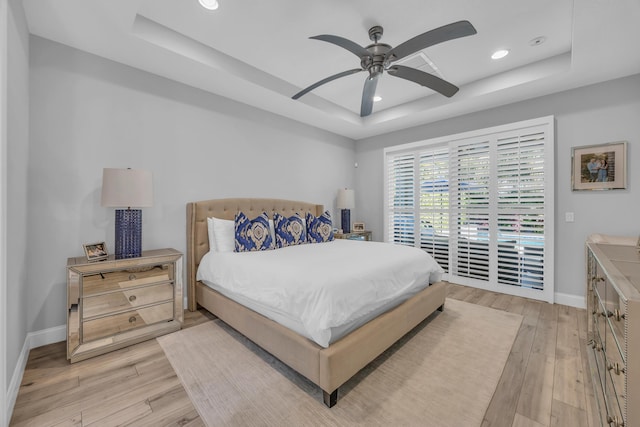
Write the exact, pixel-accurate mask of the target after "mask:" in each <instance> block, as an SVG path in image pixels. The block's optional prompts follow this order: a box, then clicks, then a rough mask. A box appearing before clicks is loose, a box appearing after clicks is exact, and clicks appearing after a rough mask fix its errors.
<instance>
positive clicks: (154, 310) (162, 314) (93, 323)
mask: <svg viewBox="0 0 640 427" xmlns="http://www.w3.org/2000/svg"><path fill="white" fill-rule="evenodd" d="M171 319H173V303H172V302H167V303H164V304H159V305H154V306H151V307H145V308H141V309H138V310H131V311H127V312H124V313H120V314H116V315H113V316H107V317H101V318H98V319H94V320H89V321H85V322H83V324H82V328H83V331H82V336H83V341H84V342H87V341H93V340H97V339H99V338H104V337H109V336H112V335H115V334H118V333H121V332H125V331H129V330H131V329H135V328H141V327H143V326H148V325H152V324H154V323H158V322H162V321H167V320H171Z"/></svg>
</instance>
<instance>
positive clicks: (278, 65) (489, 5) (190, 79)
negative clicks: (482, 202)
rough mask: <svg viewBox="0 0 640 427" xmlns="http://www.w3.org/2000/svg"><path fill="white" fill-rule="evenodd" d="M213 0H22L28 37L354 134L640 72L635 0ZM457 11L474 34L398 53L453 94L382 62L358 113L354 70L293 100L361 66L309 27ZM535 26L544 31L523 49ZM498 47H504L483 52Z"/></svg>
mask: <svg viewBox="0 0 640 427" xmlns="http://www.w3.org/2000/svg"><path fill="white" fill-rule="evenodd" d="M218 1H219V3H220V7H219V8H218V10H216V11H207V10H205V9H203V8H202V7H201V6H200V5H199V3H198V0H24V7H25V12H26V15H27V21H28V25H29V31H30V32H31V33H32V34H35V35H38V36H41V37H44V38H48V39H51V40H54V41H56V42H59V43H63V44H66V45H69V46H72V47H74V48H77V49H80V50H84V51H87V52H90V53H93V54H96V55H99V56H102V57H105V58H108V59H111V60H114V61H117V62H121V63H124V64H127V65H130V66H133V67H136V68H139V69H142V70H145V71H148V72H151V73H154V74H157V75H160V76H163V77H167V78H169V79H173V80H176V81H179V82H182V83H185V84H188V85H190V86H194V87H197V88H201V89H203V90H206V91H210V92H212V93H216V94H219V95H222V96H225V97H228V98H231V99H234V100H237V101H240V102H243V103H246V104H249V105H252V106H254V107H257V108H261V109H264V110H266V111H270V112H272V113H276V114H280V115H282V116H285V117H289V118H291V119H293V120H297V121H300V122H303V123H306V124H309V125H312V126H315V127H318V128H321V129H326V130H328V131H331V132H334V133H337V134H341V135H344V136H347V137H350V138H354V139H361V138H365V137H369V136H373V135H378V134H382V133H387V132H390V131H394V130H398V129H402V128H406V127H410V126H415V125H418V124H424V123H429V122H432V121H436V120H441V119H445V118H449V117H453V116H457V115H461V114H466V113H470V112H473V111H478V110H481V109H486V108H489V107H493V106H498V105H502V104H506V103H511V102H515V101H519V100H523V99H528V98H533V97H536V96H541V95H545V94H549V93H554V92H558V91H562V90H567V89H571V88H575V87H579V86H583V85H587V84H592V83H596V82H600V81H605V80H610V79H614V78H618V77H622V76H626V75H631V74H636V73H640V25H639V24H638V22H640V0H537V1H532V0H528V1H525V0H516V1H514V0H484V1H479V0H396V1H389V0H386V1H382V0H349V1H345V0H323V1H301V0H270V1H266V0H252V1H250V0H218ZM459 20H468V21H470V22H471V23H472V24H473V25H474V27H475V28H476V30H477V31H478V34H476V35H474V36H470V37H464V38H460V39H456V40H451V41H448V42H445V43H441V44H439V45H436V46H432V47H430V48H427V49H425V50H424V51H422V53H421V55H420V57H419V58H414V59H412V60H411V62H410V63H408V64H405V65H411V66H414V65H419V64H421V63H423V62H424V58H427V60H429V61H431V62H432V63H433V64H435V66H436V67H437V69H438V72H439V73H440V75H441V77H443V78H444V79H445V80H448V81H450V82H452V83H454V84H455V85H457V86H459V87H460V91H459V92H458V93H457V94H456V95H454V96H453V97H452V98H446V97H444V96H442V95H440V94H438V93H435V92H433V91H431V90H429V89H427V88H424V87H422V86H419V85H417V84H414V83H411V82H408V81H405V80H402V79H399V78H395V77H392V76H390V75H388V74H386V73H385V75H383V76H382V77H381V78H380V80H379V84H378V90H377V93H378V94H379V95H381V96H382V97H383V100H382V101H381V102H378V103H376V104H375V105H374V111H373V114H371V115H370V116H368V117H365V118H361V117H360V115H359V110H360V99H361V96H362V88H363V85H364V79H365V75H366V73H356V74H354V75H351V76H348V77H344V78H341V79H338V80H334V81H332V82H330V83H328V84H326V85H324V86H321V87H319V88H317V89H316V90H314V91H312V92H310V93H309V94H307V95H305V96H303V97H302V98H300V99H299V100H297V101H295V100H292V99H291V96H292V95H293V94H295V93H297V92H298V91H300V90H301V89H303V88H305V87H307V86H309V85H311V84H313V83H315V82H316V81H318V80H321V79H323V78H325V77H328V76H330V75H333V74H336V73H339V72H341V71H346V70H349V69H353V68H358V67H359V60H358V58H357V57H356V56H355V55H353V54H352V53H350V52H348V51H346V50H344V49H342V48H340V47H338V46H335V45H333V44H330V43H326V42H323V41H318V40H310V39H309V37H310V36H314V35H319V34H333V35H338V36H341V37H344V38H347V39H350V40H352V41H354V42H356V43H358V44H360V45H362V46H367V45H369V44H371V43H372V42H371V41H370V40H369V37H368V30H369V28H370V27H372V26H373V25H381V26H383V27H384V35H383V37H382V40H381V42H383V43H387V44H390V45H391V46H397V45H398V44H400V43H402V42H404V41H405V40H407V39H409V38H412V37H414V36H416V35H418V34H421V33H424V32H425V31H428V30H431V29H434V28H437V27H439V26H442V25H445V24H449V23H451V22H454V21H459ZM540 36H543V37H545V38H546V41H545V42H544V43H542V44H539V45H536V46H531V44H530V41H531V40H532V39H534V38H536V37H540ZM498 48H506V49H509V50H510V54H509V55H508V56H507V57H506V58H504V59H501V60H497V61H496V60H491V59H490V55H491V53H492V52H493V51H494V50H496V49H498ZM424 70H425V71H427V70H428V69H427V68H425V69H424ZM428 71H430V70H428ZM430 72H431V71H430Z"/></svg>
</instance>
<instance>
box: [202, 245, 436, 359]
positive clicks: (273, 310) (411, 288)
mask: <svg viewBox="0 0 640 427" xmlns="http://www.w3.org/2000/svg"><path fill="white" fill-rule="evenodd" d="M442 273H443V270H442V268H441V267H440V266H439V265H438V264H437V262H436V261H435V260H434V259H433V258H432V257H431V256H430V255H429V254H427V253H425V252H424V251H422V250H420V249H417V248H413V247H408V246H402V245H394V244H390V243H380V242H362V241H351V240H335V241H333V242H327V243H314V244H306V245H299V246H292V247H286V248H281V249H275V250H268V251H261V252H242V253H236V252H209V253H207V254H206V255H205V256H204V257H203V258H202V260H201V261H200V266H199V268H198V272H197V276H196V278H197V280H200V281H202V282H203V283H205V284H207V285H208V286H211V287H212V288H214V289H215V290H217V291H219V292H221V293H222V294H223V295H225V296H227V297H229V298H231V299H233V300H235V301H237V302H239V303H241V304H243V305H245V306H247V307H249V308H251V309H252V310H254V311H256V312H258V313H260V314H262V315H263V316H265V317H268V318H270V319H272V320H274V321H276V322H278V323H281V324H283V326H286V327H288V328H290V329H292V330H294V331H295V332H297V333H299V334H301V335H303V336H305V337H307V338H309V339H311V340H312V341H315V342H316V343H318V344H319V345H321V346H323V347H328V345H329V344H330V343H331V342H334V341H336V340H337V339H339V338H340V337H341V336H343V335H344V334H346V333H348V332H350V331H351V330H353V329H355V328H356V327H358V326H360V325H362V324H364V323H366V322H367V321H368V320H370V319H372V318H374V317H376V316H377V315H379V314H380V313H382V312H384V311H387V310H389V309H390V308H392V307H394V306H395V305H398V304H400V303H401V302H403V301H405V300H406V299H408V298H410V297H411V296H413V295H415V294H416V293H417V292H419V291H420V290H422V289H424V288H425V287H427V286H428V284H429V283H434V282H436V281H439V280H440V279H441V277H442Z"/></svg>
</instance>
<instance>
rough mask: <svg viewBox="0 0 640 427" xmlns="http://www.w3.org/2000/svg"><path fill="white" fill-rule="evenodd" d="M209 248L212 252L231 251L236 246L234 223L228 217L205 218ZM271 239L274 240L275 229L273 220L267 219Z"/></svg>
mask: <svg viewBox="0 0 640 427" xmlns="http://www.w3.org/2000/svg"><path fill="white" fill-rule="evenodd" d="M207 230H208V232H209V250H210V251H212V252H233V251H234V250H235V248H236V224H235V221H232V220H230V219H220V218H215V217H210V218H207ZM269 231H270V232H271V239H272V240H273V241H274V242H275V238H276V231H275V226H274V224H273V220H272V219H270V220H269Z"/></svg>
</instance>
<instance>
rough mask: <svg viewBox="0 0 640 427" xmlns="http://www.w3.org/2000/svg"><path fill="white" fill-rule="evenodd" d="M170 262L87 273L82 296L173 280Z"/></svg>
mask: <svg viewBox="0 0 640 427" xmlns="http://www.w3.org/2000/svg"><path fill="white" fill-rule="evenodd" d="M173 278H174V272H173V269H172V265H171V264H159V265H155V266H148V267H145V268H140V269H130V270H118V271H109V272H102V273H98V274H93V275H87V276H84V278H83V283H82V292H83V293H82V295H83V296H84V297H87V296H92V295H97V294H103V293H105V292H111V291H118V290H120V289H123V288H131V287H134V286H141V285H149V284H152V283H161V282H164V281H168V280H173Z"/></svg>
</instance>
